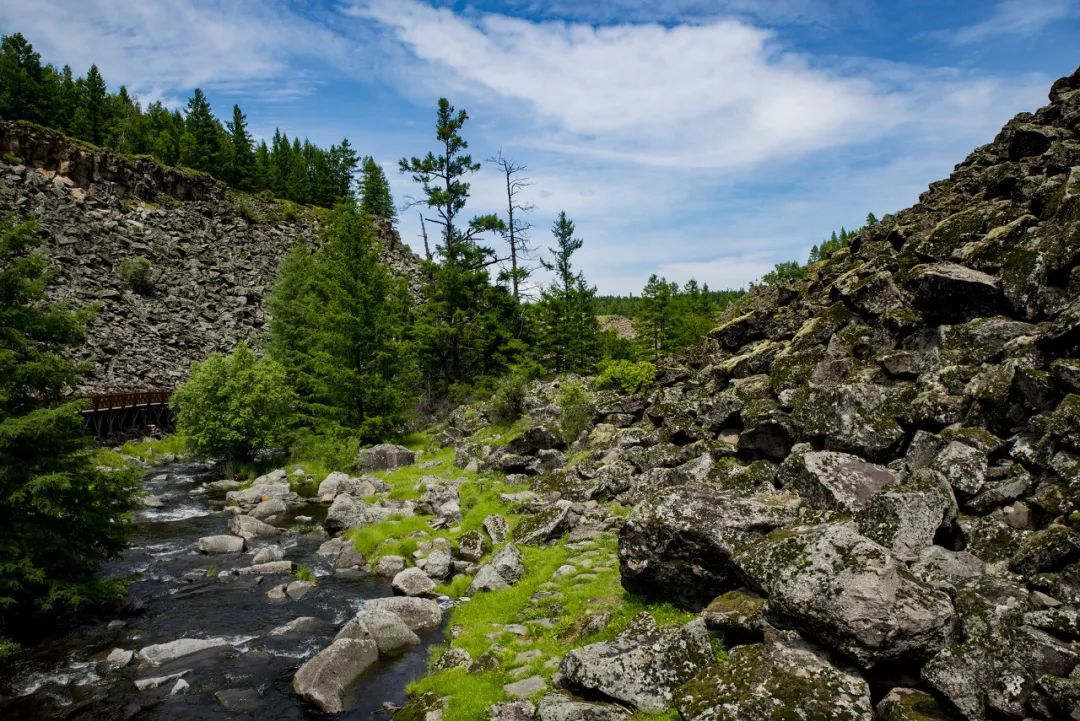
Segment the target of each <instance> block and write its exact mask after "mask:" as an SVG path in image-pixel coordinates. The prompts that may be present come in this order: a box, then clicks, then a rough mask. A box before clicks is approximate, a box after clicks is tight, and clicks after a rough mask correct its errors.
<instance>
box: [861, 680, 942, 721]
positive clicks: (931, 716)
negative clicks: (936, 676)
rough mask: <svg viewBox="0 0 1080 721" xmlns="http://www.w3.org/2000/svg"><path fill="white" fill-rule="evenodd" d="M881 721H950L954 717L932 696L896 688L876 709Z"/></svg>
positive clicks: (908, 689)
mask: <svg viewBox="0 0 1080 721" xmlns="http://www.w3.org/2000/svg"><path fill="white" fill-rule="evenodd" d="M874 710H875V711H876V712H877V718H879V719H881V721H950V719H952V716H950V715H949V714H948V712H947V711H946V710H945V708H944V707H943V706H942V705H941V704H940V703H938V701H937V699H935V698H934V697H933V696H931V695H930V694H928V693H926V692H925V691H919V690H918V689H913V688H894V689H892V690H891V691H889V693H887V694H885V696H884V697H883V698H882V699H881V700H880V701H878V704H877V706H875V707H874Z"/></svg>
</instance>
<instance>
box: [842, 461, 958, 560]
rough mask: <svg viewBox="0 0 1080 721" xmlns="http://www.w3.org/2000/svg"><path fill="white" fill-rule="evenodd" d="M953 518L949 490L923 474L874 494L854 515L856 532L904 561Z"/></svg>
mask: <svg viewBox="0 0 1080 721" xmlns="http://www.w3.org/2000/svg"><path fill="white" fill-rule="evenodd" d="M955 519H956V499H955V498H954V497H953V494H952V490H951V489H950V488H949V486H948V485H946V484H945V483H944V482H942V481H940V480H938V479H937V478H936V477H935V476H933V475H932V474H925V473H918V474H916V476H915V478H913V479H912V480H911V481H909V482H908V483H906V484H904V485H903V486H901V487H892V488H888V489H886V490H884V491H881V492H880V493H877V494H875V495H874V496H872V497H871V498H870V500H869V502H868V503H867V504H866V506H865V507H864V508H863V509H862V510H860V511H859V513H858V514H857V515H856V516H855V521H856V524H857V525H858V527H859V532H860V533H862V534H863V535H864V536H866V537H867V538H869V539H871V540H873V541H877V542H878V543H880V544H881V545H882V546H885V547H886V548H888V549H889V550H890V551H892V552H893V554H895V555H896V556H898V557H899V558H902V559H904V560H906V561H910V560H915V558H917V557H918V555H919V553H920V551H922V549H924V548H926V547H927V546H930V545H932V544H933V542H934V538H935V537H936V536H937V533H938V532H939V531H941V530H943V529H947V528H949V527H951V525H952V523H953V521H955Z"/></svg>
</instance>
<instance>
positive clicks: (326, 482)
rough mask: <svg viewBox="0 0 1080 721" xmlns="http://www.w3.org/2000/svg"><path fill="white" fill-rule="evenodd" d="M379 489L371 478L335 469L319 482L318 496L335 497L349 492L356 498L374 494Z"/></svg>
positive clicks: (322, 497)
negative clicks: (355, 475) (351, 474)
mask: <svg viewBox="0 0 1080 721" xmlns="http://www.w3.org/2000/svg"><path fill="white" fill-rule="evenodd" d="M377 491H378V489H377V488H376V487H375V483H374V482H373V481H372V479H370V478H356V477H354V476H350V475H349V474H347V473H341V472H340V471H334V472H333V473H331V474H329V475H328V476H327V477H326V478H324V479H323V480H322V483H320V484H319V490H318V492H317V493H318V496H319V498H321V499H333V498H334V496H336V495H338V494H339V493H347V494H349V495H350V496H353V497H354V498H367V497H368V496H374V495H375V494H376V493H377Z"/></svg>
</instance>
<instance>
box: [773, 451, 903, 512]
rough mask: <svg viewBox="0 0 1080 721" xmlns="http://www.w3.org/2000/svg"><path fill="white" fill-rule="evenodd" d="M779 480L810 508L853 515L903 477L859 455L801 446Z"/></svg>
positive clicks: (784, 464) (779, 474)
mask: <svg viewBox="0 0 1080 721" xmlns="http://www.w3.org/2000/svg"><path fill="white" fill-rule="evenodd" d="M777 480H778V482H779V483H780V485H781V486H782V487H783V488H784V489H786V490H788V491H791V492H794V493H798V494H799V495H800V496H801V497H802V498H803V500H805V501H806V502H807V504H808V505H809V506H810V507H811V508H817V509H820V510H832V511H841V512H848V513H850V512H854V511H858V510H860V509H862V508H863V507H865V506H866V504H867V503H868V502H869V501H870V497H871V496H873V495H874V494H875V493H877V492H878V491H880V490H881V489H883V488H886V487H889V486H895V485H899V483H900V474H898V473H896V472H895V471H893V470H890V469H888V468H885V467H884V466H879V465H875V464H873V463H868V462H866V461H864V460H863V459H861V458H859V457H858V456H853V455H851V454H848V453H837V452H834V451H815V450H813V448H812V447H811V446H809V445H807V444H800V445H798V446H795V447H794V448H793V449H792V451H791V455H790V456H788V457H787V460H785V461H784V463H783V464H782V465H781V466H780V471H779V473H778V475H777Z"/></svg>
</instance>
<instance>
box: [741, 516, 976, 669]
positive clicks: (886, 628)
mask: <svg viewBox="0 0 1080 721" xmlns="http://www.w3.org/2000/svg"><path fill="white" fill-rule="evenodd" d="M732 560H733V561H734V563H735V564H736V565H737V566H738V568H739V571H740V575H741V576H742V577H744V578H746V579H747V580H749V581H750V582H751V584H752V585H753V586H754V587H756V588H757V589H758V590H760V591H761V592H762V593H764V594H765V595H766V596H768V599H769V604H768V612H767V617H768V618H769V620H770V621H771V622H773V623H774V624H775V625H778V626H782V627H786V628H795V629H797V630H799V631H802V632H804V633H805V634H807V635H808V636H809V637H810V638H812V639H814V640H817V641H819V642H820V643H822V644H823V645H825V646H826V647H828V648H831V649H835V650H837V651H840V652H842V653H844V654H846V655H848V656H850V657H851V658H853V659H855V660H856V661H858V662H859V663H860V664H861V665H862V666H864V667H873V666H876V665H879V664H882V663H888V662H892V661H899V660H916V661H918V660H923V659H926V658H929V657H930V656H932V655H933V654H935V653H937V652H938V651H939V650H941V648H943V647H944V646H945V644H946V643H948V642H949V641H950V640H951V637H952V633H953V627H954V623H955V613H954V611H953V607H952V604H951V603H950V602H949V598H948V596H946V595H945V594H944V593H942V592H940V591H936V590H934V589H932V588H930V587H929V586H927V585H926V584H924V583H922V582H921V581H918V580H916V579H915V578H914V577H912V576H911V575H910V574H909V573H908V572H907V569H906V568H904V567H903V565H902V564H901V563H899V562H898V561H897V559H896V557H895V556H893V555H892V554H891V553H889V551H888V550H887V549H885V548H884V547H882V546H880V545H879V544H877V543H874V542H873V541H871V540H870V539H868V538H866V537H865V536H861V535H859V534H858V533H857V532H856V531H855V529H854V527H853V526H852V525H851V524H823V525H818V526H802V527H795V528H788V529H784V530H783V531H782V532H778V533H776V534H773V535H770V536H768V537H765V538H763V539H761V540H759V541H758V542H756V543H753V544H747V545H746V546H744V547H742V548H740V549H739V550H738V551H736V553H735V554H734V555H733V556H732Z"/></svg>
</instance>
